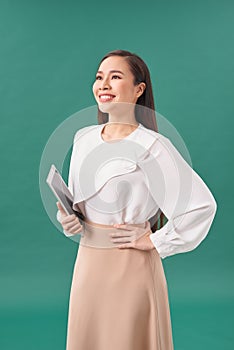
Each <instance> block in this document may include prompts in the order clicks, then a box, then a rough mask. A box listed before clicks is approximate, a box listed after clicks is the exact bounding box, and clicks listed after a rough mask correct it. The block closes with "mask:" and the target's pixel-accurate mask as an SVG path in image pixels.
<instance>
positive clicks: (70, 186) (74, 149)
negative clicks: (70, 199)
mask: <svg viewBox="0 0 234 350" xmlns="http://www.w3.org/2000/svg"><path fill="white" fill-rule="evenodd" d="M78 133H79V130H78V131H77V133H76V134H75V137H74V139H73V147H72V154H71V159H70V166H69V173H68V189H69V191H70V192H71V194H72V195H73V194H74V187H73V176H74V172H75V155H76V153H77V136H78ZM56 218H57V221H58V222H60V223H61V213H60V211H59V210H58V211H57V214H56ZM63 233H64V235H65V236H66V237H77V234H72V233H69V232H67V231H65V230H63ZM79 234H82V232H80V233H79Z"/></svg>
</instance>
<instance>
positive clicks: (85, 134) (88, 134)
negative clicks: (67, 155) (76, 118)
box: [74, 124, 100, 142]
mask: <svg viewBox="0 0 234 350" xmlns="http://www.w3.org/2000/svg"><path fill="white" fill-rule="evenodd" d="M99 128H100V124H98V125H89V126H85V127H83V128H81V129H79V130H77V131H76V133H75V135H74V142H77V141H81V140H85V141H87V140H89V139H91V138H92V137H93V136H94V134H96V133H97V131H98V130H99Z"/></svg>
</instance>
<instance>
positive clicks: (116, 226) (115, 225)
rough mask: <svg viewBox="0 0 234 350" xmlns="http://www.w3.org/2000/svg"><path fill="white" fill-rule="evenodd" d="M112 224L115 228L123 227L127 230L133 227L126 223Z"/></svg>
mask: <svg viewBox="0 0 234 350" xmlns="http://www.w3.org/2000/svg"><path fill="white" fill-rule="evenodd" d="M113 226H114V227H115V228H117V229H123V230H129V231H132V230H133V228H132V227H131V226H129V225H128V224H114V225H113Z"/></svg>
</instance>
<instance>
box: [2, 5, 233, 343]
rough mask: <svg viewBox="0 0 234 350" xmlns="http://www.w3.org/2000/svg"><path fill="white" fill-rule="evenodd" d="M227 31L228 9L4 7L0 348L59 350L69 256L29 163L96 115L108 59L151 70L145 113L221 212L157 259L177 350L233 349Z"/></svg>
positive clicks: (72, 249)
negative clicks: (182, 148) (120, 53)
mask: <svg viewBox="0 0 234 350" xmlns="http://www.w3.org/2000/svg"><path fill="white" fill-rule="evenodd" d="M233 23H234V3H233V2H231V1H211V0H210V1H204V0H203V1H202V0H197V1H196V2H194V1H185V0H184V1H167V2H164V1H152V2H147V1H144V2H142V1H139V0H136V1H134V2H127V1H122V0H120V1H118V2H109V1H102V2H93V3H91V2H88V1H86V2H84V3H82V4H81V3H80V4H79V3H78V1H71V0H67V1H58V0H57V1H56V0H53V1H45V0H43V1H39V0H38V1H35V0H34V1H32V0H31V1H29V0H28V1H27V0H21V1H18V2H17V1H4V0H2V1H1V3H0V28H1V46H0V50H1V55H0V57H1V60H0V61H1V68H0V77H1V78H0V81H1V84H0V89H1V103H0V109H1V135H0V142H1V204H0V205H1V245H0V250H1V251H0V257H1V265H0V266H1V288H0V308H1V313H0V314H1V316H0V317H1V322H0V332H1V335H0V348H1V349H3V350H5V349H7V350H8V349H9V350H10V349H14V350H15V349H24V350H26V349H30V350H31V349H33V350H39V349H41V350H42V349H43V350H47V349H50V350H52V349H56V350H60V349H61V350H62V349H65V342H66V326H67V311H68V300H69V291H70V283H71V278H72V270H73V264H74V261H75V258H76V253H77V247H78V246H77V244H76V243H74V242H73V241H71V240H69V239H67V238H66V237H64V236H63V235H62V234H61V232H60V231H59V230H58V229H57V228H56V227H55V226H54V225H53V223H52V222H51V220H50V219H49V217H48V215H47V213H46V211H45V209H44V206H43V203H42V200H41V196H40V189H39V165H40V159H41V155H42V152H43V149H44V147H45V144H46V142H47V140H48V138H49V137H50V135H51V133H52V132H53V131H54V130H55V129H56V127H57V126H58V125H59V124H60V123H62V122H63V121H64V120H65V119H66V118H68V117H69V116H70V115H72V114H74V113H75V112H77V111H79V110H81V109H83V108H86V107H89V106H92V105H94V104H95V100H94V97H93V96H92V89H91V87H92V83H93V81H94V77H95V73H96V69H97V65H98V62H99V60H100V59H101V58H102V57H103V56H104V54H106V53H107V52H108V51H111V50H114V49H125V50H129V51H133V52H135V53H137V54H139V55H140V56H141V57H142V58H143V59H144V60H145V62H146V63H147V64H148V66H149V69H150V72H151V78H152V83H153V89H154V96H155V103H156V109H157V110H158V112H159V113H161V114H162V115H163V116H165V117H166V118H167V119H168V120H169V121H170V122H171V123H172V124H173V125H174V126H175V127H176V128H177V130H178V131H179V133H180V135H181V136H182V137H183V139H184V141H185V143H186V145H187V148H188V150H189V152H190V155H191V159H192V163H193V167H194V169H195V170H196V171H197V172H198V173H199V175H200V176H201V177H202V178H203V180H204V181H205V182H206V183H207V185H208V186H209V188H210V189H211V191H212V193H213V194H214V197H215V199H216V201H217V204H218V210H217V214H216V217H215V220H214V222H213V224H212V227H211V229H210V232H209V234H208V236H207V238H206V239H205V240H204V241H203V242H202V243H201V245H200V246H199V247H198V248H197V249H195V250H193V251H192V252H188V253H184V254H177V255H175V256H171V257H168V258H166V259H164V260H163V265H164V268H165V274H166V278H167V281H168V290H169V298H170V307H171V318H172V326H173V338H174V345H175V349H176V350H188V349H189V350H193V349H194V350H195V349H196V350H197V349H199V350H200V349H206V350H208V349H212V350H220V349H225V350H228V349H233V348H234V336H233V332H232V330H233V312H234V290H233V285H234V283H233V265H234V264H233V262H234V261H233V260H234V254H233V248H234V247H233V242H234V238H233V228H232V217H233V210H232V208H233V206H232V203H233V197H234V196H233V195H234V193H233V186H232V185H233V181H232V180H233V174H232V173H233V168H234V167H233V164H232V159H233V152H232V151H233V127H234V118H233V112H234V108H233V92H234V88H233V75H234V74H233V72H234V57H233V51H234V47H233V39H234V38H233V32H234V26H233ZM95 122H96V119H95V117H94V118H93V119H92V120H91V119H90V121H87V123H88V124H92V123H95ZM77 129H79V125H77ZM91 331H92V330H91ZM90 336H91V334H90ZM94 350H95V349H94ZM164 350H166V349H164Z"/></svg>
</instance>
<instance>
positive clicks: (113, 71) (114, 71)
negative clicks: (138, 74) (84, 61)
mask: <svg viewBox="0 0 234 350" xmlns="http://www.w3.org/2000/svg"><path fill="white" fill-rule="evenodd" d="M97 73H103V72H102V71H101V70H99V71H98V72H97ZM110 73H121V74H123V75H124V73H123V72H121V71H120V70H110Z"/></svg>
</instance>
